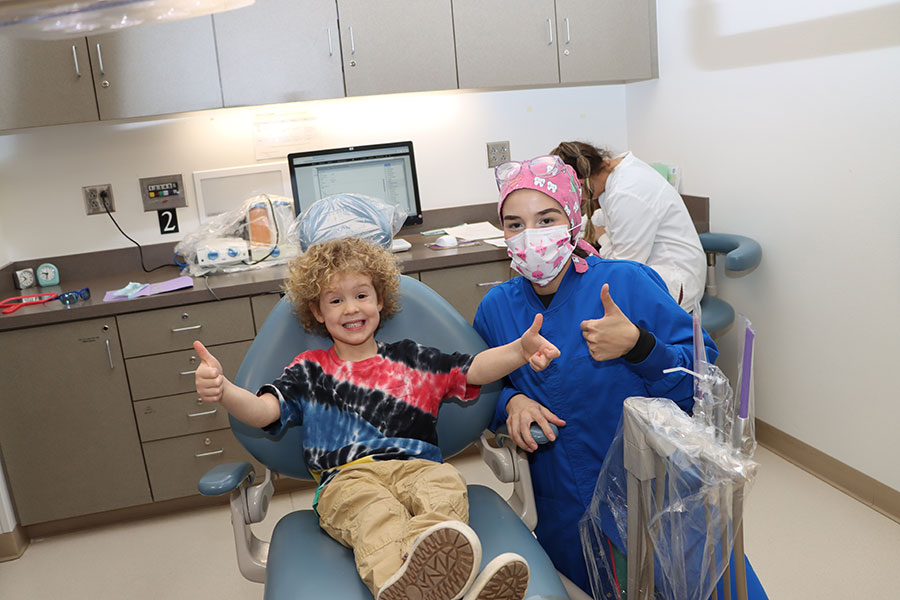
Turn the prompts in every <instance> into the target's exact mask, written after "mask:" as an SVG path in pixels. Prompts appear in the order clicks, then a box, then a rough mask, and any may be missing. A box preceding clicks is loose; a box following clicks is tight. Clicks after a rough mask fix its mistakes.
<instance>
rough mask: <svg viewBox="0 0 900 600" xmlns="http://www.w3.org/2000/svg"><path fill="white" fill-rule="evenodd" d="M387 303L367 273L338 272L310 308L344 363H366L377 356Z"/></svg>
mask: <svg viewBox="0 0 900 600" xmlns="http://www.w3.org/2000/svg"><path fill="white" fill-rule="evenodd" d="M382 306H383V303H382V302H381V300H380V299H379V298H378V294H377V293H376V291H375V286H374V285H373V284H372V278H371V277H370V276H368V275H365V274H363V273H356V272H350V273H338V274H337V275H335V276H334V277H332V278H331V280H330V281H329V282H328V284H327V285H326V286H324V287H323V288H322V293H321V295H320V296H319V300H318V302H311V303H310V309H311V310H312V313H313V315H314V316H315V317H316V320H317V321H319V323H323V324H324V325H325V328H326V329H327V330H328V333H329V334H330V335H331V339H332V340H333V341H334V347H335V351H336V352H337V355H338V356H339V357H340V358H342V359H343V360H362V359H365V358H369V357H371V356H374V355H375V352H376V349H377V346H376V344H375V331H376V330H377V329H378V324H379V323H380V322H381V309H382Z"/></svg>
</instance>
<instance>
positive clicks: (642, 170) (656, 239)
mask: <svg viewBox="0 0 900 600" xmlns="http://www.w3.org/2000/svg"><path fill="white" fill-rule="evenodd" d="M616 158H619V157H616ZM621 158H622V161H621V162H620V163H619V164H618V165H616V168H615V169H613V171H612V173H610V175H609V178H608V179H607V180H606V189H605V190H604V192H603V193H602V194H600V198H599V202H600V208H601V209H602V210H603V216H604V219H603V220H604V221H606V233H607V235H608V236H609V244H607V245H605V246H601V248H600V255H601V256H602V257H603V258H615V259H620V260H634V261H637V262H641V263H644V264H646V265H649V266H651V267H653V269H654V270H655V271H656V272H657V273H659V275H660V276H661V277H662V278H663V281H665V282H666V285H667V286H668V288H669V293H670V294H672V297H673V298H675V300H678V298H679V296H680V297H681V302H680V304H681V306H682V308H684V309H685V310H687V311H692V310H693V307H694V302H695V301H699V300H700V298H701V297H702V296H703V288H704V286H705V285H706V257H705V254H704V252H703V246H701V245H700V238H699V237H698V236H697V230H696V229H695V228H694V224H693V222H692V221H691V217H690V215H689V214H688V211H687V208H686V207H685V206H684V201H683V200H682V199H681V196H680V195H679V194H678V192H677V191H676V190H675V188H673V187H672V186H671V185H670V184H669V182H667V181H666V180H665V179H664V178H663V177H662V176H661V175H660V174H659V173H658V172H657V171H656V170H655V169H654V168H653V167H651V166H650V165H648V164H647V163H645V162H643V161H642V160H640V159H638V158H636V157H635V156H634V155H633V154H632V153H631V152H626V153H625V154H622V155H621ZM611 291H612V294H613V297H615V290H611Z"/></svg>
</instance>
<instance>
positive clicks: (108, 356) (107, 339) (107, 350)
mask: <svg viewBox="0 0 900 600" xmlns="http://www.w3.org/2000/svg"><path fill="white" fill-rule="evenodd" d="M106 358H108V359H109V368H110V369H113V368H115V367H113V361H112V350H110V348H109V338H106Z"/></svg>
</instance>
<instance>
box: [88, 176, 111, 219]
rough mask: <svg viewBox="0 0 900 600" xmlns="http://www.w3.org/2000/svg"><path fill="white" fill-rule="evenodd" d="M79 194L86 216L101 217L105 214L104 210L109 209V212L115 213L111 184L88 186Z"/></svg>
mask: <svg viewBox="0 0 900 600" xmlns="http://www.w3.org/2000/svg"><path fill="white" fill-rule="evenodd" d="M81 192H82V195H83V196H84V208H85V211H86V212H87V214H88V215H102V214H104V213H106V209H109V212H116V205H115V202H114V201H113V193H112V185H111V184H109V183H106V184H103V185H88V186H85V187H83V188H81Z"/></svg>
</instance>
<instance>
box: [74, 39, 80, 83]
mask: <svg viewBox="0 0 900 600" xmlns="http://www.w3.org/2000/svg"><path fill="white" fill-rule="evenodd" d="M72 59H73V60H74V61H75V75H76V76H78V77H81V69H80V68H79V67H78V52H77V51H76V50H75V46H72Z"/></svg>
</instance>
